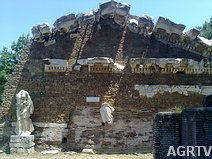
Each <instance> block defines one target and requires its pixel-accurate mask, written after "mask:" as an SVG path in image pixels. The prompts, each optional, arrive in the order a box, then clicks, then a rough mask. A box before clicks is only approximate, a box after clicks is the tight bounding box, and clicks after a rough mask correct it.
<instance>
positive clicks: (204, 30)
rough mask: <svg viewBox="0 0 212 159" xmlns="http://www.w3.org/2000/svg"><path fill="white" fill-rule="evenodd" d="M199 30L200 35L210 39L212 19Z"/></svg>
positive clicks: (211, 35) (211, 37)
mask: <svg viewBox="0 0 212 159" xmlns="http://www.w3.org/2000/svg"><path fill="white" fill-rule="evenodd" d="M198 29H200V35H201V36H203V37H205V38H207V39H212V17H211V18H210V21H209V22H205V23H204V24H203V26H201V27H198Z"/></svg>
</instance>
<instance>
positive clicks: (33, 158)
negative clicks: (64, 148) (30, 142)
mask: <svg viewBox="0 0 212 159" xmlns="http://www.w3.org/2000/svg"><path fill="white" fill-rule="evenodd" d="M0 159H153V156H152V154H133V155H124V154H113V155H106V154H101V155H98V154H95V155H87V154H66V153H59V154H48V155H47V154H45V155H44V154H41V153H37V152H36V153H33V154H30V155H8V154H0Z"/></svg>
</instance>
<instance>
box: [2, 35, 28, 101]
mask: <svg viewBox="0 0 212 159" xmlns="http://www.w3.org/2000/svg"><path fill="white" fill-rule="evenodd" d="M29 41H30V38H29V34H28V35H24V34H23V35H21V36H20V37H19V38H18V40H17V41H14V42H13V43H12V45H11V51H9V50H8V48H6V47H3V49H2V50H0V103H1V102H2V94H3V91H4V86H5V83H6V82H7V76H8V75H9V74H11V73H12V72H13V71H14V69H15V66H16V64H17V63H18V61H19V58H20V56H21V52H22V50H23V48H24V47H25V46H26V45H27V43H28V42H29Z"/></svg>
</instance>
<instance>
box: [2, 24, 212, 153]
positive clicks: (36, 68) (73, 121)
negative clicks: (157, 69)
mask: <svg viewBox="0 0 212 159" xmlns="http://www.w3.org/2000/svg"><path fill="white" fill-rule="evenodd" d="M108 23H109V24H110V25H108ZM111 24H113V23H112V22H108V21H107V22H104V21H102V22H101V27H102V29H101V30H100V31H98V30H97V29H96V28H95V27H96V26H94V27H93V28H89V29H93V32H92V34H91V36H87V35H84V33H85V34H87V33H89V34H90V31H88V32H87V31H86V29H85V28H84V29H79V33H78V32H77V33H71V34H63V35H60V34H56V35H55V38H56V44H54V45H51V46H47V47H45V46H44V45H42V44H39V43H36V42H33V43H32V45H31V47H29V48H28V49H27V50H26V51H25V54H23V60H22V61H21V62H20V64H19V65H18V66H17V71H16V72H15V73H14V75H13V76H12V77H11V78H10V79H9V81H8V83H7V86H6V91H5V93H4V102H3V104H2V106H1V107H0V118H4V120H6V121H7V123H8V124H6V125H8V126H9V127H10V126H11V122H12V121H16V116H15V98H14V97H15V94H16V93H17V92H18V91H20V90H21V89H24V90H26V91H28V92H29V93H30V96H31V98H32V100H33V103H34V106H35V111H34V113H33V115H32V120H33V122H41V123H62V124H64V123H65V124H67V125H68V126H67V129H68V133H66V134H65V135H64V136H63V137H64V138H66V139H64V141H66V140H67V141H66V142H65V143H63V144H64V145H63V147H64V149H77V150H81V149H82V148H84V147H86V146H88V145H89V146H93V147H94V149H95V150H97V151H100V152H102V151H106V152H110V151H111V152H112V151H116V152H120V151H122V152H124V151H128V152H129V151H136V150H140V151H144V150H151V147H152V121H153V116H154V114H155V113H156V112H159V111H164V110H168V109H170V108H174V107H176V106H181V107H193V106H198V105H201V101H202V98H203V95H200V94H189V95H188V96H185V95H182V94H179V93H168V92H164V93H163V94H156V95H155V96H154V97H152V98H147V97H145V96H140V95H139V92H138V91H137V90H135V85H144V84H145V85H147V84H148V85H163V84H164V85H206V86H207V85H211V84H212V77H211V76H209V75H201V76H200V75H180V74H178V75H161V74H152V75H142V74H132V73H131V72H130V69H129V68H126V69H125V70H124V72H123V73H119V74H90V73H88V72H86V71H81V72H80V71H79V72H76V71H72V72H66V73H45V72H44V63H43V59H45V58H58V59H66V60H70V59H71V60H76V58H77V57H81V58H88V57H94V56H101V57H102V56H107V57H111V58H113V59H114V60H115V59H116V57H117V56H118V60H123V59H127V58H130V57H141V56H142V55H145V56H144V57H164V56H165V57H183V56H185V57H189V58H190V57H191V58H193V59H197V60H200V59H201V58H202V57H201V56H197V55H194V54H192V53H189V52H185V51H183V50H181V49H179V48H171V49H170V48H169V47H170V46H168V45H165V44H162V43H161V42H159V41H156V40H155V39H154V36H152V37H151V38H150V39H149V38H147V37H143V36H140V37H138V35H135V34H133V33H130V32H128V31H126V32H123V30H122V29H120V28H117V26H115V25H112V26H111ZM95 25H96V24H95ZM95 29H96V30H95ZM123 33H124V34H123ZM73 35H76V36H73ZM70 36H71V38H70ZM122 36H126V37H125V38H124V37H122ZM83 37H84V38H83ZM82 43H83V47H82V45H81V44H82ZM147 46H151V47H147ZM145 50H146V52H145ZM173 50H174V51H173ZM143 51H144V52H145V53H143ZM119 54H120V55H119ZM120 57H121V58H120ZM87 96H98V97H100V100H101V101H100V103H87V102H86V100H85V99H86V97H87ZM102 101H106V102H108V103H110V104H111V105H112V106H113V107H114V108H115V112H114V124H113V125H112V126H106V127H103V126H102V125H101V117H100V113H99V108H100V105H101V102H102ZM36 129H37V130H36V133H38V132H40V133H42V132H43V131H44V130H43V128H40V127H39V126H37V127H36ZM45 129H48V128H45ZM52 131H54V132H53V133H57V131H58V129H57V130H56V129H53V130H52ZM5 134H6V135H8V136H9V134H10V133H5ZM38 134H39V133H38ZM37 137H38V138H39V135H37ZM36 140H37V139H36ZM58 140H59V139H58ZM43 142H44V143H45V142H47V141H43ZM62 142H63V139H60V140H59V141H58V142H56V143H52V144H59V143H62ZM37 143H38V142H37Z"/></svg>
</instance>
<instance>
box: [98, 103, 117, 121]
mask: <svg viewBox="0 0 212 159" xmlns="http://www.w3.org/2000/svg"><path fill="white" fill-rule="evenodd" d="M113 112H114V108H113V107H111V106H110V105H109V104H108V103H102V106H101V108H100V114H101V117H102V122H103V123H102V125H105V124H110V125H111V124H112V123H113V115H112V113H113Z"/></svg>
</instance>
